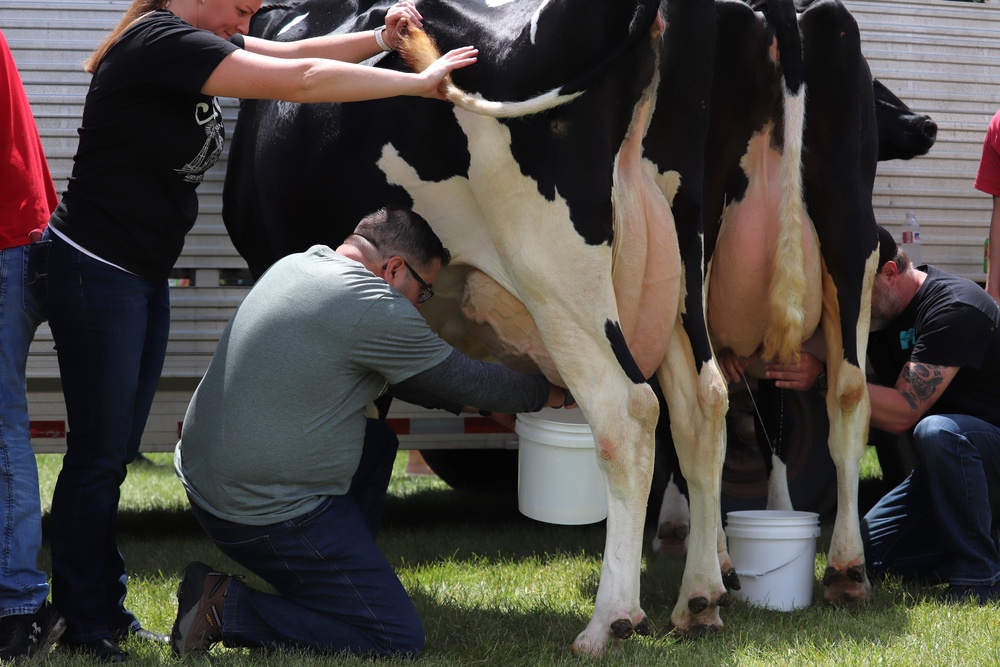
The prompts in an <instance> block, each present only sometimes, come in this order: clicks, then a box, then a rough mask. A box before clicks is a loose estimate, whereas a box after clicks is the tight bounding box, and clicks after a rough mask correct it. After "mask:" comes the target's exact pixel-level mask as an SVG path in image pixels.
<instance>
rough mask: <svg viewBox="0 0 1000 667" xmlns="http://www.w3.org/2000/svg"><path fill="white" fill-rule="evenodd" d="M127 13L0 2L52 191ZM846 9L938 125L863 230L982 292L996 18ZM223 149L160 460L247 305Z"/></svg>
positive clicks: (53, 429) (34, 400)
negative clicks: (885, 232)
mask: <svg viewBox="0 0 1000 667" xmlns="http://www.w3.org/2000/svg"><path fill="white" fill-rule="evenodd" d="M129 4H130V3H129V1H128V0H101V1H97V0H0V29H2V30H3V31H4V34H5V36H6V38H7V41H8V42H9V43H10V45H11V49H12V51H13V53H14V58H15V60H16V62H17V64H18V69H19V70H20V72H21V77H22V79H23V80H24V83H25V88H26V89H27V91H28V96H29V99H30V101H31V104H32V109H33V111H34V113H35V118H36V122H37V124H38V126H39V131H40V134H41V135H42V142H43V144H44V146H45V150H46V154H47V157H48V161H49V165H50V169H51V171H52V175H53V178H54V179H55V181H56V189H57V190H59V191H61V190H62V189H64V188H65V185H66V179H67V178H68V177H69V174H70V171H71V169H72V158H73V154H74V153H75V151H76V145H77V132H76V130H77V127H78V126H79V119H80V117H81V115H82V110H83V100H84V97H85V96H86V92H87V87H88V85H89V81H90V76H89V75H88V74H87V73H86V72H84V71H83V69H82V65H81V63H82V62H83V60H84V59H85V58H86V57H87V55H88V54H89V53H90V52H91V51H92V50H93V49H94V47H96V46H97V44H98V43H99V42H100V40H101V38H102V37H103V35H105V34H106V31H108V30H110V29H111V28H112V27H113V26H114V25H115V24H116V23H117V21H118V19H119V18H120V16H121V14H122V13H123V12H124V11H125V9H126V8H127V7H128V5H129ZM845 5H846V6H847V7H848V9H850V11H851V12H852V14H853V15H854V17H855V18H856V20H857V22H858V25H859V28H860V30H861V38H862V48H863V50H864V53H865V55H866V57H867V59H868V62H869V65H870V66H871V69H872V72H873V74H874V75H875V76H876V77H878V78H879V79H881V80H882V81H883V82H885V83H886V85H888V86H889V87H890V88H891V89H892V90H893V91H894V92H895V93H896V94H897V95H899V97H900V98H901V99H903V100H904V101H905V102H906V103H907V104H908V105H909V106H910V107H911V108H913V109H914V110H916V111H919V112H922V113H927V114H930V115H931V116H932V117H933V118H934V119H935V121H937V123H938V125H939V134H938V141H937V143H936V144H935V146H934V147H933V148H932V149H931V151H930V153H929V154H928V155H927V156H924V157H921V158H917V159H915V160H911V161H898V160H896V161H892V162H887V163H880V165H879V170H878V175H877V177H876V182H875V193H874V197H873V201H874V203H875V213H876V216H877V217H878V219H879V221H880V222H881V223H882V224H884V225H885V226H886V227H887V228H889V229H890V230H891V231H893V232H895V233H897V234H898V230H899V227H900V225H901V224H902V222H903V220H904V218H905V214H906V211H908V210H912V211H914V212H915V213H916V215H917V219H918V221H919V222H920V225H921V232H922V236H923V255H924V259H925V260H926V261H929V262H930V263H933V264H937V265H938V266H940V267H942V268H943V269H945V270H947V271H951V272H953V273H956V274H958V275H963V276H966V277H969V278H971V279H973V280H978V281H980V282H981V281H983V280H984V279H985V275H984V273H983V270H982V268H983V267H982V253H983V241H984V240H985V238H986V234H987V232H988V227H989V218H990V207H991V201H990V197H988V196H986V195H984V194H982V193H979V192H977V191H976V190H974V189H973V188H972V180H973V178H974V177H975V173H976V168H977V166H978V162H979V155H980V150H981V142H982V139H983V136H984V134H985V131H986V127H987V125H988V124H989V120H990V118H991V117H992V115H993V113H994V112H995V111H996V109H997V107H998V106H1000V92H998V91H1000V88H998V84H1000V13H998V12H1000V7H997V6H995V5H993V4H978V3H968V2H954V1H948V0H867V1H862V0H845ZM221 103H222V106H223V110H224V115H225V120H226V122H227V125H228V126H229V128H230V135H231V128H232V126H233V124H234V123H235V118H236V113H237V110H238V104H237V102H236V101H235V100H231V99H223V100H221ZM228 149H229V144H228V142H227V144H226V147H225V149H224V151H223V155H222V158H221V159H220V161H219V163H218V164H217V165H216V166H215V167H214V168H213V169H212V170H211V171H210V172H209V173H208V174H206V177H205V181H204V182H203V183H202V185H201V187H200V188H199V198H200V206H201V214H200V216H199V219H198V222H197V224H196V225H195V227H194V229H193V230H192V231H191V232H190V233H189V234H188V237H187V242H186V245H185V249H184V253H183V254H182V255H181V258H180V260H179V261H178V263H177V268H178V269H179V270H180V271H179V272H178V273H179V274H181V275H183V276H185V278H186V280H187V281H188V282H193V283H194V285H193V286H189V287H183V286H181V285H180V283H181V282H182V280H181V279H178V280H177V281H176V282H177V283H178V284H177V286H175V287H173V288H172V290H171V301H172V313H171V336H170V343H169V346H168V352H167V362H166V366H165V368H164V373H163V381H162V382H161V391H160V392H159V394H158V396H157V401H156V403H155V404H154V407H153V414H152V415H151V417H150V423H149V425H148V427H147V430H146V434H145V436H144V438H143V449H144V450H158V449H159V450H162V449H168V448H170V447H172V446H173V444H174V442H175V441H176V438H177V424H178V422H179V420H180V419H181V418H182V417H183V412H184V408H185V407H186V405H187V401H188V399H189V397H190V393H191V392H192V391H193V390H194V387H195V386H196V384H197V382H198V380H199V379H200V377H201V375H202V374H203V373H204V371H205V369H206V368H207V366H208V362H209V360H210V359H211V355H212V353H213V351H214V349H215V345H216V342H217V341H218V337H219V334H220V333H221V331H222V329H223V327H224V326H225V324H226V322H227V321H228V319H229V316H230V315H231V313H232V312H233V310H234V309H235V308H236V306H237V305H238V304H239V302H240V301H241V300H242V298H243V296H244V295H245V294H246V289H247V288H246V287H233V286H232V284H233V281H234V276H233V274H232V273H227V271H228V272H232V271H234V270H240V269H245V267H246V265H245V263H244V262H243V260H242V258H240V257H239V255H238V254H237V253H236V251H235V249H234V248H233V247H232V244H231V243H230V241H229V238H228V236H227V234H226V231H225V226H224V225H223V223H222V217H221V211H222V184H223V179H224V174H225V167H226V159H227V157H228ZM28 373H29V401H30V409H31V412H32V418H33V422H35V423H36V424H37V425H38V429H37V437H36V440H35V442H36V448H37V449H39V450H42V449H46V448H50V449H47V451H48V450H51V449H54V450H59V449H60V448H61V447H63V446H64V442H65V441H64V439H62V438H61V437H54V436H53V434H56V433H58V432H59V426H58V425H59V424H60V423H61V424H63V428H64V425H65V413H64V410H63V408H62V398H61V395H60V394H59V390H58V375H59V373H58V365H57V362H56V358H55V352H54V350H53V349H52V336H51V333H50V332H49V331H48V327H47V326H44V325H43V327H42V328H41V329H40V330H39V332H38V335H37V336H36V340H35V343H34V344H33V345H32V348H31V356H30V358H29V362H28ZM441 414H442V413H432V412H431V413H426V415H425V414H424V413H422V412H421V411H420V409H419V408H415V407H413V406H406V405H398V406H397V407H394V408H393V415H391V416H394V417H395V416H399V417H400V418H401V419H410V418H412V419H430V420H431V421H429V422H427V424H425V426H426V425H432V424H434V422H437V419H436V418H438V417H440V415H441ZM452 419H453V418H452ZM457 422H458V420H456V423H457ZM421 424H423V422H421ZM397 426H401V427H402V424H401V423H398V424H397ZM434 428H436V429H438V430H440V431H443V432H442V433H434V432H426V429H424V428H423V427H417V428H411V429H409V433H408V434H406V435H403V436H402V437H401V440H402V441H403V442H404V447H405V446H419V447H421V448H426V447H431V446H434V445H439V446H448V447H455V446H476V447H480V446H502V447H508V446H511V442H512V441H514V440H512V439H513V435H512V434H506V435H496V436H490V435H486V436H470V435H469V434H465V433H457V429H456V428H455V427H454V426H447V423H446V422H438V423H437V424H436V425H435V426H434ZM432 430H433V429H432ZM463 431H464V429H463ZM46 434H48V435H49V436H53V437H48V438H46V437H44V436H45V435H46ZM514 442H516V441H514Z"/></svg>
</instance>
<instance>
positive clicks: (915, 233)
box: [900, 211, 924, 266]
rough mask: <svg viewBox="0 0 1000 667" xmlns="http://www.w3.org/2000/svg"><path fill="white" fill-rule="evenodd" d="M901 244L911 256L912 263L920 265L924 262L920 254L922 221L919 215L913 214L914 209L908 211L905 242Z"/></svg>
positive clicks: (904, 226) (904, 232)
mask: <svg viewBox="0 0 1000 667" xmlns="http://www.w3.org/2000/svg"><path fill="white" fill-rule="evenodd" d="M900 245H901V246H902V248H903V252H905V253H906V256H907V257H909V258H910V264H912V265H913V266H918V265H920V264H923V263H924V262H923V258H922V257H921V255H920V223H918V222H917V216H915V215H914V214H913V211H907V212H906V222H904V223H903V243H902V244H900Z"/></svg>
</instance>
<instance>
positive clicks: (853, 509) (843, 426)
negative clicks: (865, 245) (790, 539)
mask: <svg viewBox="0 0 1000 667" xmlns="http://www.w3.org/2000/svg"><path fill="white" fill-rule="evenodd" d="M875 264H876V260H875V256H874V255H873V256H872V258H871V259H870V260H869V266H870V267H871V270H869V271H867V272H866V277H865V279H864V285H863V289H862V294H861V303H870V302H871V287H872V282H873V279H874V275H875V271H874V266H875ZM840 320H841V318H840V309H839V307H838V305H837V301H836V295H835V290H834V288H833V281H832V280H831V279H830V277H829V274H827V273H826V272H824V317H823V334H824V336H826V342H827V377H828V378H829V385H830V388H829V391H828V392H827V398H826V400H827V413H828V415H829V417H830V436H829V442H830V456H831V458H833V462H834V464H835V465H836V467H837V517H836V520H835V522H834V527H833V537H832V540H831V542H830V551H829V554H828V559H827V568H826V572H825V574H824V576H823V585H824V586H825V587H826V592H825V594H824V597H825V599H826V600H827V601H828V602H835V603H836V602H856V601H860V600H864V599H866V598H867V597H868V594H869V593H870V592H871V584H870V583H869V581H868V577H867V575H866V573H865V562H864V545H863V544H862V543H861V527H860V523H859V517H858V480H859V477H860V467H861V456H862V455H863V453H864V446H865V443H866V442H867V435H868V420H869V417H870V415H871V409H870V404H869V399H868V385H867V381H866V378H865V372H864V370H863V369H861V368H859V367H857V366H855V365H854V364H851V363H848V362H847V361H846V360H844V352H843V350H844V345H843V338H842V337H841V336H842V333H841V329H840ZM849 333H850V334H851V335H854V336H856V343H855V344H856V345H857V346H858V349H860V350H861V351H862V353H863V352H864V350H865V349H866V348H867V339H868V316H867V312H866V313H865V314H864V316H863V319H862V321H861V322H859V324H858V326H857V329H856V330H855V331H851V332H849Z"/></svg>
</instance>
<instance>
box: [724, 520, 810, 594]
mask: <svg viewBox="0 0 1000 667" xmlns="http://www.w3.org/2000/svg"><path fill="white" fill-rule="evenodd" d="M726 537H727V538H728V539H727V542H728V547H729V557H730V558H731V559H732V561H733V567H734V568H736V574H738V575H739V577H740V584H741V588H740V590H738V591H734V595H736V596H737V597H739V598H742V599H745V600H746V601H747V602H750V603H751V604H755V605H758V606H761V607H767V608H768V609H775V610H778V611H791V610H793V609H802V608H803V607H808V606H809V605H810V604H812V593H813V585H814V584H815V581H816V538H817V537H819V515H818V514H816V513H815V512H783V511H777V510H751V511H744V512H729V513H728V514H727V525H726Z"/></svg>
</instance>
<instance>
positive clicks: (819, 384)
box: [813, 371, 827, 391]
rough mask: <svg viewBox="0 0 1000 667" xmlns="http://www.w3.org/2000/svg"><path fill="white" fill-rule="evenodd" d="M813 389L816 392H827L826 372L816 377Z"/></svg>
mask: <svg viewBox="0 0 1000 667" xmlns="http://www.w3.org/2000/svg"><path fill="white" fill-rule="evenodd" d="M813 387H815V388H816V390H817V391H826V390H827V385H826V371H823V372H822V373H820V374H819V375H817V376H816V382H814V383H813Z"/></svg>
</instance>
